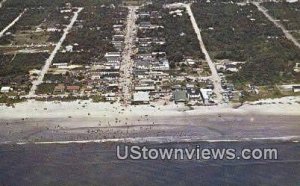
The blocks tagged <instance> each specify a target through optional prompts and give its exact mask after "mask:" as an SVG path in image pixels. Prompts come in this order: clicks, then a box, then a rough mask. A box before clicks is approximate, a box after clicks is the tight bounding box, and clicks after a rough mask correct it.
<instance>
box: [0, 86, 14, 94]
mask: <svg viewBox="0 0 300 186" xmlns="http://www.w3.org/2000/svg"><path fill="white" fill-rule="evenodd" d="M11 90H12V88H10V87H2V88H1V91H0V92H1V93H9V91H11Z"/></svg>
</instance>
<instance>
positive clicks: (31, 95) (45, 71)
mask: <svg viewBox="0 0 300 186" xmlns="http://www.w3.org/2000/svg"><path fill="white" fill-rule="evenodd" d="M82 10H83V8H78V10H77V11H76V12H75V13H74V16H73V17H72V19H71V22H70V24H69V25H68V26H67V27H66V28H65V29H64V33H63V35H62V37H61V38H60V40H59V41H58V43H57V44H56V46H55V48H54V50H53V51H52V53H51V55H50V56H49V58H48V59H47V60H46V63H45V65H44V67H43V68H42V70H41V72H40V75H39V77H38V79H37V80H36V81H33V82H32V87H31V89H30V91H29V94H28V97H33V96H35V91H36V89H37V86H38V85H40V84H41V83H42V82H43V79H44V76H45V74H46V73H47V71H48V69H49V68H50V66H51V64H52V61H53V59H54V57H55V56H56V54H57V52H58V51H59V49H60V48H61V46H62V44H63V42H64V41H65V39H66V37H67V35H68V34H69V32H70V30H71V29H72V27H73V25H74V23H75V21H76V20H77V18H78V15H79V13H80V12H81V11H82Z"/></svg>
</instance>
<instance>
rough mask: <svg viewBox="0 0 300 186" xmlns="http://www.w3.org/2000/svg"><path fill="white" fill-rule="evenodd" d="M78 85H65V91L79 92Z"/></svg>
mask: <svg viewBox="0 0 300 186" xmlns="http://www.w3.org/2000/svg"><path fill="white" fill-rule="evenodd" d="M79 90H80V87H79V86H67V91H68V92H71V93H77V92H79Z"/></svg>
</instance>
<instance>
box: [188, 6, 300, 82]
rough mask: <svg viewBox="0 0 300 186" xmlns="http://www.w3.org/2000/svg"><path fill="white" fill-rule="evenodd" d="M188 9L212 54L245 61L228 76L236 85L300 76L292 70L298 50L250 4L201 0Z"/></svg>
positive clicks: (280, 80) (297, 60)
mask: <svg viewBox="0 0 300 186" xmlns="http://www.w3.org/2000/svg"><path fill="white" fill-rule="evenodd" d="M192 9H193V12H194V14H195V17H196V20H197V22H198V25H199V27H200V28H201V29H202V33H203V38H204V42H205V44H206V46H207V49H208V50H209V51H210V53H211V55H212V57H213V58H215V59H229V60H234V61H246V63H245V65H243V66H242V69H241V70H240V71H239V72H238V73H235V74H232V75H230V76H228V79H229V80H232V81H233V82H234V83H235V84H236V85H244V84H246V83H252V84H255V85H270V84H275V83H281V82H293V81H299V80H300V79H299V76H297V74H294V73H293V67H294V65H295V63H296V62H299V61H300V50H299V49H298V48H296V46H294V45H293V43H292V42H290V41H289V40H287V39H286V38H285V37H284V35H283V33H282V31H281V30H280V29H278V28H277V27H275V26H274V25H273V23H272V22H270V21H268V20H267V18H266V17H265V16H264V15H263V14H262V13H261V12H259V11H258V10H257V8H256V7H255V6H254V5H251V4H248V5H245V6H239V5H237V4H232V3H222V2H212V3H206V2H203V1H201V2H199V3H196V4H194V5H193V6H192Z"/></svg>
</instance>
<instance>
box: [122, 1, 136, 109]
mask: <svg viewBox="0 0 300 186" xmlns="http://www.w3.org/2000/svg"><path fill="white" fill-rule="evenodd" d="M128 8H129V14H128V17H127V28H126V36H125V48H124V51H123V54H122V63H121V77H120V86H121V87H122V98H123V100H124V103H125V105H127V104H129V102H130V100H131V87H132V81H133V79H132V67H133V61H132V59H131V55H132V54H133V52H134V51H133V45H134V39H135V38H136V34H137V26H136V24H135V22H136V19H137V15H136V13H135V11H136V10H137V8H138V7H136V6H129V7H128Z"/></svg>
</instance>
